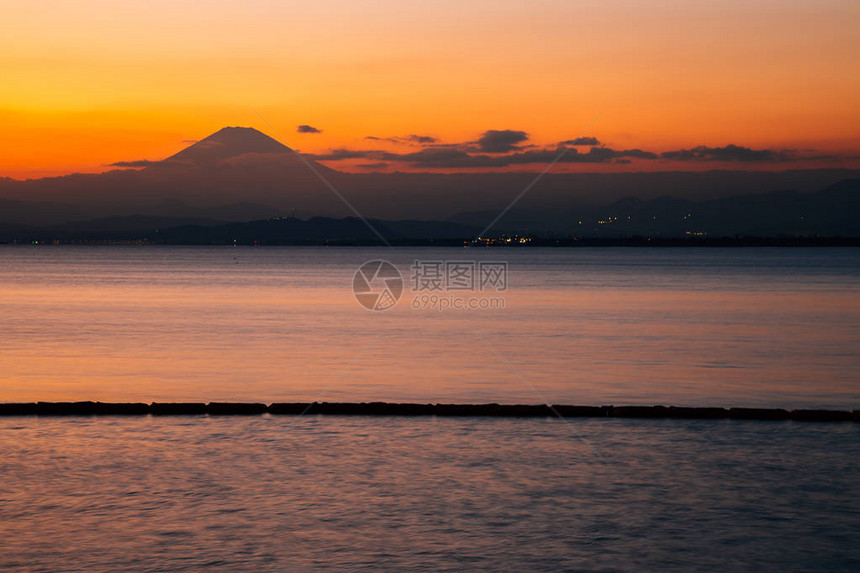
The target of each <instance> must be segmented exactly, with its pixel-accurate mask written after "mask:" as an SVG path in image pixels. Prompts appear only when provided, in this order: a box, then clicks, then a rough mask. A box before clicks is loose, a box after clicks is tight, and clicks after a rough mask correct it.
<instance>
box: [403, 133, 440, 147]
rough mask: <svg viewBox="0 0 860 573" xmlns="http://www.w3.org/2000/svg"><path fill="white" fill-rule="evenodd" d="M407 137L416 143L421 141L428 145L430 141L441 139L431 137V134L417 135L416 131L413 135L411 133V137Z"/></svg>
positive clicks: (422, 143)
mask: <svg viewBox="0 0 860 573" xmlns="http://www.w3.org/2000/svg"><path fill="white" fill-rule="evenodd" d="M406 139H408V140H409V141H412V142H414V143H420V144H421V145H428V144H430V143H436V142H438V141H439V140H438V139H436V138H435V137H431V136H429V135H416V134H414V133H413V134H412V135H410V136H409V137H407V138H406Z"/></svg>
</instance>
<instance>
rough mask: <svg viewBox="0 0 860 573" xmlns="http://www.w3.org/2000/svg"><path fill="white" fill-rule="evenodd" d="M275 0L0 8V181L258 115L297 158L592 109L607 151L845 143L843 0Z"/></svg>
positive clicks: (852, 128)
mask: <svg viewBox="0 0 860 573" xmlns="http://www.w3.org/2000/svg"><path fill="white" fill-rule="evenodd" d="M291 4H292V3H288V2H283V1H263V0H252V1H247V2H242V3H237V2H221V1H192V0H171V1H162V0H156V1H151V2H146V3H143V2H127V1H116V0H113V1H103V0H99V1H89V2H77V3H73V2H59V1H54V2H44V1H38V0H34V1H28V2H17V3H9V2H7V3H6V5H5V6H4V8H3V27H4V32H3V35H2V36H0V125H2V138H0V176H11V177H16V178H27V177H40V176H45V175H54V174H62V173H68V172H73V171H101V170H105V169H106V167H105V165H106V164H109V163H112V162H114V161H121V160H136V159H161V158H163V157H165V156H167V155H170V154H172V153H175V152H176V151H178V150H179V149H181V148H182V147H185V146H186V145H188V143H187V142H185V140H190V139H199V138H202V137H205V136H206V135H208V134H209V133H212V132H214V131H216V130H217V129H219V128H220V127H223V126H226V125H244V126H252V127H257V128H258V129H260V130H261V131H264V132H267V133H269V134H270V135H274V133H272V131H271V129H269V128H268V127H267V126H266V125H265V124H264V123H263V122H262V121H261V120H260V119H259V117H257V115H256V114H255V112H254V110H258V111H259V113H260V114H262V115H263V116H264V117H265V118H266V119H267V120H268V122H269V123H271V125H272V126H274V127H275V128H276V129H277V130H278V131H279V132H280V133H281V134H282V135H283V136H284V138H285V141H284V142H285V143H286V144H288V145H290V146H292V147H295V148H298V149H301V150H303V151H310V152H324V151H326V150H329V149H332V148H339V147H348V148H371V147H372V148H379V147H380V145H379V144H374V143H373V142H369V141H366V140H364V137H365V136H367V135H374V136H380V137H392V136H403V135H408V134H414V133H417V134H428V135H432V136H435V137H437V138H440V139H441V140H442V141H446V142H462V141H469V140H474V139H475V138H476V137H477V136H478V135H479V134H480V133H481V132H483V131H485V130H487V129H514V130H523V131H526V132H528V133H529V135H530V138H531V139H530V143H533V144H536V145H551V144H553V143H554V142H557V141H560V140H563V139H569V138H572V137H575V136H577V135H579V134H580V133H581V131H582V130H583V129H584V128H585V126H586V125H588V124H589V123H590V122H591V121H592V120H593V119H594V118H595V117H596V116H598V115H599V114H600V113H604V115H603V116H602V117H601V119H600V121H599V122H598V123H597V124H596V125H595V126H594V127H593V128H592V129H591V130H590V131H589V133H588V135H594V136H597V137H598V138H600V140H601V141H604V142H606V143H607V144H608V145H610V146H612V147H614V148H631V147H638V148H642V149H648V150H651V151H665V150H673V149H680V148H689V147H693V146H696V145H709V146H723V145H726V144H730V143H734V144H737V145H743V146H748V147H752V148H757V149H760V148H775V149H815V150H817V151H821V152H826V153H830V154H843V155H854V156H856V155H858V154H860V40H858V38H860V4H858V3H857V2H856V1H837V0H824V1H821V0H819V1H815V2H812V1H805V2H800V1H791V0H788V1H786V0H781V1H770V0H768V1H758V2H745V1H735V0H726V1H720V2H708V3H698V2H689V1H677V2H675V1H661V2H656V1H655V2H648V3H641V2H635V1H631V0H624V1H613V0H609V1H604V2H579V1H571V0H566V1H565V0H558V1H550V0H539V1H532V2H512V1H507V0H495V1H486V2H485V1H481V2H469V1H465V2H461V1H448V0H437V1H425V2H421V3H416V4H418V5H412V3H407V2H402V1H399V2H393V1H377V2H367V1H338V2H334V1H317V2H314V3H313V4H312V5H311V3H302V5H299V6H295V5H291ZM298 124H310V125H314V126H317V127H319V128H321V129H322V130H323V131H324V132H323V133H322V134H319V135H301V134H298V133H296V131H295V127H296V125H298ZM389 147H390V146H389ZM856 164H857V162H856V161H854V162H853V165H856ZM333 166H337V165H333ZM576 168H577V169H580V170H584V169H594V166H589V165H578V166H576Z"/></svg>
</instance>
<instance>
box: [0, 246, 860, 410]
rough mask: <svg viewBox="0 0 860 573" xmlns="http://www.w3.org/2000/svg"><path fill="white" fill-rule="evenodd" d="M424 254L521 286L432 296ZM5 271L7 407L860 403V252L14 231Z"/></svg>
mask: <svg viewBox="0 0 860 573" xmlns="http://www.w3.org/2000/svg"><path fill="white" fill-rule="evenodd" d="M375 259H384V260H390V261H391V262H392V263H393V264H394V265H396V267H397V268H398V269H399V270H400V272H401V273H402V276H403V280H404V291H403V293H402V296H401V298H400V300H399V301H398V302H397V304H396V305H395V306H393V307H392V308H390V309H388V310H385V311H371V310H367V309H366V308H364V307H362V306H361V305H360V304H359V303H358V302H357V301H356V298H355V297H354V295H353V290H352V287H353V278H354V275H355V272H356V270H357V269H358V268H359V267H360V266H361V265H362V264H363V263H365V262H367V261H370V260H375ZM416 260H417V261H421V262H422V264H423V263H425V262H427V261H430V262H433V261H448V262H452V261H453V262H458V261H459V262H469V261H472V262H474V261H477V262H478V263H480V262H488V263H492V262H505V263H506V264H507V289H506V290H504V291H497V290H495V289H494V288H489V286H490V285H488V288H487V289H485V290H484V291H477V290H476V291H469V290H458V291H454V290H449V291H445V292H441V293H440V292H439V291H428V290H426V289H425V290H414V284H413V281H412V278H413V276H412V275H413V273H414V272H415V271H413V270H412V268H411V267H412V266H413V265H414V262H415V261H416ZM0 269H2V272H0V333H2V336H0V401H17V400H102V401H129V400H139V401H150V400H160V401H169V400H195V401H196V400H201V401H209V400H222V401H229V400H257V401H264V402H271V401H303V400H329V401H338V400H340V401H362V400H364V401H369V400H387V401H395V400H397V401H422V402H500V403H522V402H525V403H544V402H553V403H576V404H616V405H620V404H658V403H662V404H674V405H708V406H766V407H824V408H860V304H858V303H860V296H858V295H860V249H854V248H841V249H819V248H815V249H812V248H807V249H803V248H799V249H789V248H770V249H768V248H735V249H716V248H696V249H691V248H687V249H683V248H682V249H670V248H660V249H643V248H639V249H637V248H579V249H456V248H447V249H446V248H416V249H405V248H397V249H385V248H319V247H308V248H250V247H248V248H241V247H240V248H226V247H221V248H214V247H213V248H205V247H31V246H25V247H20V246H18V247H13V246H6V247H0ZM422 272H423V271H422ZM424 276H426V275H424ZM432 296H436V297H437V299H438V298H440V297H442V298H450V297H454V296H457V297H459V298H461V299H463V300H465V301H468V300H470V299H475V300H477V301H478V302H479V303H481V301H485V302H486V305H487V306H489V305H490V304H491V303H492V304H493V307H492V308H483V309H481V308H474V309H471V308H463V309H453V308H448V309H444V310H442V311H440V310H439V308H438V305H437V306H436V307H435V308H434V307H433V306H432V304H430V303H431V302H432V298H431V297H432ZM491 299H492V300H491ZM440 302H441V301H440ZM482 304H483V303H482ZM502 305H503V306H504V308H500V306H502ZM416 307H417V308H416Z"/></svg>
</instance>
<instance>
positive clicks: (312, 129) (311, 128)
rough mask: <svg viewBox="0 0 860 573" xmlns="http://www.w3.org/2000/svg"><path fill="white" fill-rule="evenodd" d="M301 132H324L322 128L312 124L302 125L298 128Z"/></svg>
mask: <svg viewBox="0 0 860 573" xmlns="http://www.w3.org/2000/svg"><path fill="white" fill-rule="evenodd" d="M296 131H298V132H299V133H322V130H321V129H319V128H316V127H314V126H312V125H300V126H298V127H297V128H296Z"/></svg>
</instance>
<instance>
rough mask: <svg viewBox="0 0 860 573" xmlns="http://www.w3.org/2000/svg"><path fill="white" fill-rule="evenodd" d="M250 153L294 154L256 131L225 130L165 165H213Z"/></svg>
mask: <svg viewBox="0 0 860 573" xmlns="http://www.w3.org/2000/svg"><path fill="white" fill-rule="evenodd" d="M247 153H279V154H286V153H290V154H292V149H290V148H289V147H287V146H286V145H284V144H282V143H280V142H278V141H276V140H274V139H272V138H271V137H269V136H268V135H266V134H265V133H261V132H259V131H257V130H256V129H254V128H252V127H224V128H221V129H219V130H218V131H216V132H215V133H213V134H212V135H210V136H209V137H206V138H204V139H201V140H200V141H198V142H197V143H195V144H193V145H191V146H190V147H186V148H185V149H183V150H182V151H180V152H179V153H177V154H175V155H171V156H170V157H168V158H167V159H165V160H164V161H162V162H161V163H171V164H193V165H207V164H209V165H211V164H213V163H219V162H221V161H223V160H225V159H231V158H235V157H239V156H242V155H245V154H247Z"/></svg>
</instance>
